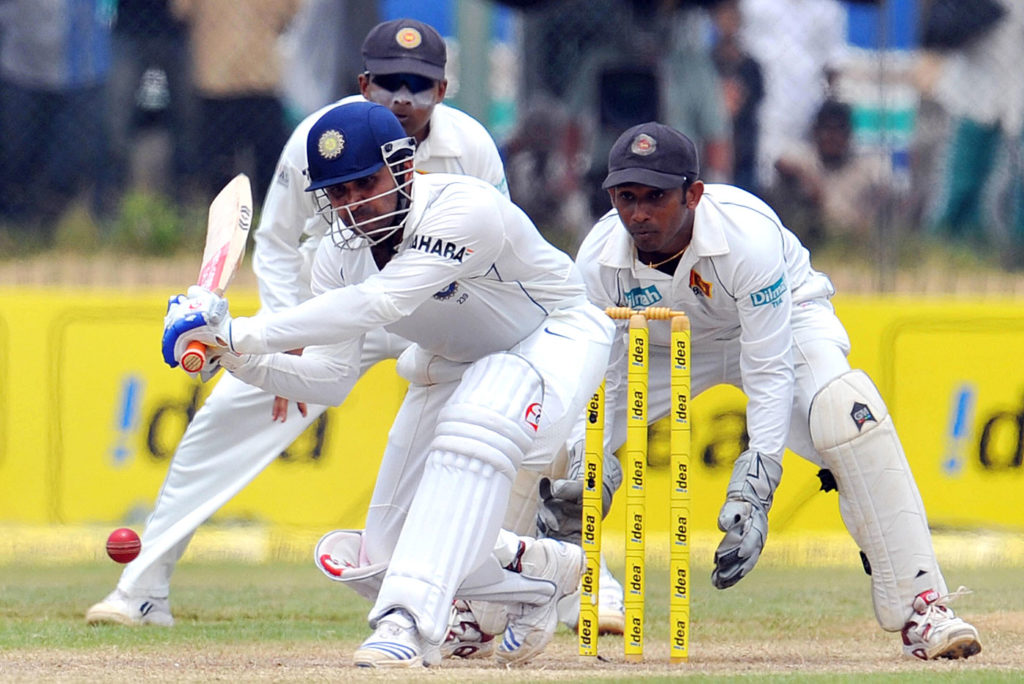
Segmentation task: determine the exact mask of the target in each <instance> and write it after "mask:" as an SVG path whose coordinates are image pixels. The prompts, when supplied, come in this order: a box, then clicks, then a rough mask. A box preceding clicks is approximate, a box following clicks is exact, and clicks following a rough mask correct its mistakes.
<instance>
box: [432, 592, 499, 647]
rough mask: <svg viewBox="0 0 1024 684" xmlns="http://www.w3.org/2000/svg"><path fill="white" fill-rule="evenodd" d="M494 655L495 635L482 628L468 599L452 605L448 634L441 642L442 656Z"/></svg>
mask: <svg viewBox="0 0 1024 684" xmlns="http://www.w3.org/2000/svg"><path fill="white" fill-rule="evenodd" d="M492 655H494V635H493V634H487V633H486V632H484V631H483V630H482V629H481V628H480V623H479V622H478V621H477V618H476V616H475V615H474V614H473V611H472V610H471V609H470V607H469V604H468V603H467V602H466V601H462V600H457V601H455V603H454V605H453V606H452V619H451V622H450V623H449V626H448V635H447V636H446V637H445V639H444V643H442V644H441V657H442V658H466V659H469V658H490V657H491V656H492Z"/></svg>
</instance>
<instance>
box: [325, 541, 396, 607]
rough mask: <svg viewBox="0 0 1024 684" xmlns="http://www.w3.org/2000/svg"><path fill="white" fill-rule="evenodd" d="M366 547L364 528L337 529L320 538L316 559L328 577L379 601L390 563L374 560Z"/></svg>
mask: <svg viewBox="0 0 1024 684" xmlns="http://www.w3.org/2000/svg"><path fill="white" fill-rule="evenodd" d="M364 548H365V547H364V545H363V531H362V530H334V531H333V532H328V533H327V534H325V535H324V536H323V537H321V538H320V541H319V542H317V545H316V549H314V551H313V562H314V563H316V567H318V568H320V572H322V573H324V575H326V576H327V578H328V579H330V580H333V581H335V582H341V583H343V584H345V585H347V586H348V587H350V588H351V589H353V590H354V591H355V592H356V593H357V594H359V595H360V596H362V597H363V598H366V599H369V600H371V601H376V600H377V594H378V592H379V591H380V585H381V582H382V581H383V580H384V572H385V571H386V570H387V564H386V563H370V561H369V559H368V558H367V557H366V552H365V550H364Z"/></svg>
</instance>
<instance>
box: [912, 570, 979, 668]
mask: <svg viewBox="0 0 1024 684" xmlns="http://www.w3.org/2000/svg"><path fill="white" fill-rule="evenodd" d="M968 593H970V591H969V590H967V589H965V588H964V587H960V588H959V589H957V590H956V591H955V592H953V593H952V594H947V595H945V596H939V592H937V591H935V590H934V589H929V590H928V591H922V592H921V593H920V594H918V595H917V597H916V598H915V599H914V614H913V615H911V616H910V619H909V620H908V621H907V624H906V625H904V626H903V632H902V634H903V653H904V654H905V655H908V656H914V657H915V658H920V659H921V660H935V659H937V658H948V659H950V660H955V659H956V658H970V657H971V656H972V655H977V654H978V653H981V642H980V641H978V630H976V629H975V628H974V626H973V625H971V624H970V623H967V622H964V621H963V620H961V619H960V618H958V617H956V616H955V615H953V611H952V610H950V609H949V608H947V607H946V603H948V602H949V601H952V600H953V599H955V598H956V597H958V596H963V595H964V594H968Z"/></svg>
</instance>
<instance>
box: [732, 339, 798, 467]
mask: <svg viewBox="0 0 1024 684" xmlns="http://www.w3.org/2000/svg"><path fill="white" fill-rule="evenodd" d="M787 340H788V341H789V342H787ZM791 340H792V334H791V333H790V331H789V328H788V327H786V328H785V329H780V330H777V331H776V332H775V334H774V335H773V336H771V337H769V338H763V339H761V340H758V341H757V342H754V343H743V349H742V351H741V358H740V369H741V373H742V375H743V391H744V393H745V394H746V395H747V400H748V401H747V432H748V434H749V435H750V449H752V450H754V451H758V452H760V453H761V454H764V455H765V456H767V457H770V458H773V459H778V460H779V461H781V459H782V452H783V451H784V450H785V446H786V438H787V437H788V434H789V421H790V414H791V413H792V406H793V383H794V381H795V380H794V372H793V362H792V358H791V352H790V351H789V349H790V345H791Z"/></svg>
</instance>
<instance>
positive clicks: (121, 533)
mask: <svg viewBox="0 0 1024 684" xmlns="http://www.w3.org/2000/svg"><path fill="white" fill-rule="evenodd" d="M141 550H142V540H140V539H139V535H137V534H135V530H130V529H128V528H127V527H119V528H118V529H116V530H114V531H113V532H111V533H110V536H109V537H107V555H108V556H110V557H111V558H112V559H113V560H115V561H117V562H118V563H129V562H131V561H133V560H135V557H136V556H138V555H139V551H141Z"/></svg>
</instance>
